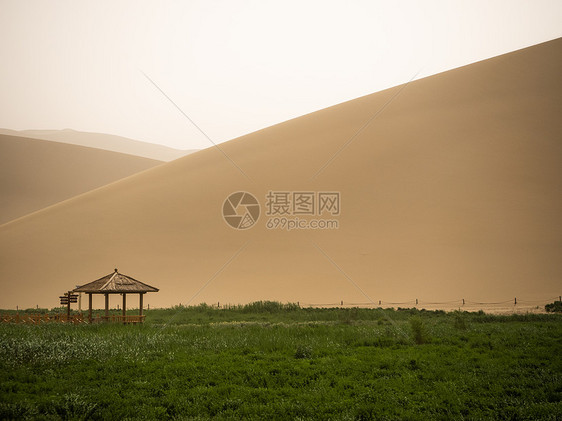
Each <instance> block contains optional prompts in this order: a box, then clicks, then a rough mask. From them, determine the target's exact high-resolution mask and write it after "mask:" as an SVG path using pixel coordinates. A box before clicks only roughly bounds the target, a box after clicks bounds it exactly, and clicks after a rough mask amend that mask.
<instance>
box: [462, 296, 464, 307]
mask: <svg viewBox="0 0 562 421" xmlns="http://www.w3.org/2000/svg"><path fill="white" fill-rule="evenodd" d="M462 305H463V306H464V298H463V299H462Z"/></svg>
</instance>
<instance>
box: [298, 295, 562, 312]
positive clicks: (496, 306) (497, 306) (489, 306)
mask: <svg viewBox="0 0 562 421" xmlns="http://www.w3.org/2000/svg"><path fill="white" fill-rule="evenodd" d="M554 301H562V296H558V297H552V298H549V299H542V300H521V299H519V298H517V297H514V298H512V299H509V300H503V301H472V300H468V299H464V298H461V299H457V300H449V301H424V300H420V299H417V298H415V299H412V300H408V301H385V300H378V301H377V300H375V301H373V302H348V301H343V300H342V301H340V302H334V303H301V302H299V303H298V305H299V306H301V307H317V308H320V307H326V308H335V307H342V308H352V307H360V308H379V307H382V308H417V309H420V310H421V309H425V310H445V311H453V310H460V311H480V310H482V311H485V312H487V313H506V314H511V313H545V312H546V310H545V305H547V304H549V303H552V302H554Z"/></svg>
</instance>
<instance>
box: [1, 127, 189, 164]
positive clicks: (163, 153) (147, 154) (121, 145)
mask: <svg viewBox="0 0 562 421" xmlns="http://www.w3.org/2000/svg"><path fill="white" fill-rule="evenodd" d="M0 134H7V135H10V136H22V137H27V138H32V139H42V140H51V141H53V142H60V143H70V144H71V145H80V146H87V147H90V148H98V149H105V150H108V151H113V152H120V153H124V154H129V155H136V156H141V157H143V158H149V159H155V160H157V161H166V162H168V161H173V160H174V159H178V158H181V157H182V156H186V155H189V154H190V153H193V152H195V150H179V149H174V148H169V147H167V146H163V145H156V144H153V143H147V142H140V141H138V140H133V139H129V138H126V137H122V136H115V135H111V134H106V133H91V132H80V131H77V130H71V129H64V130H10V129H0Z"/></svg>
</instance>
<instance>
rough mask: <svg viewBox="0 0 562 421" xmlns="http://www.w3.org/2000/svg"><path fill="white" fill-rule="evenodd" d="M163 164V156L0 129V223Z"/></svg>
mask: <svg viewBox="0 0 562 421" xmlns="http://www.w3.org/2000/svg"><path fill="white" fill-rule="evenodd" d="M159 164H162V161H156V160H153V159H148V158H142V157H138V156H133V155H126V154H122V153H117V152H111V151H105V150H102V149H95V148H87V147H84V146H77V145H69V144H65V143H58V142H51V141H48V140H38V139H29V138H25V137H20V136H8V135H2V134H0V224H3V223H5V222H8V221H11V220H13V219H16V218H19V217H21V216H24V215H27V214H29V213H31V212H34V211H37V210H39V209H43V208H45V207H47V206H50V205H53V204H55V203H58V202H61V201H63V200H66V199H69V198H71V197H74V196H76V195H79V194H81V193H85V192H87V191H90V190H93V189H95V188H97V187H101V186H104V185H106V184H109V183H112V182H114V181H117V180H119V179H122V178H124V177H127V176H129V175H132V174H136V173H138V172H140V171H143V170H146V169H148V168H152V167H155V166H157V165H159Z"/></svg>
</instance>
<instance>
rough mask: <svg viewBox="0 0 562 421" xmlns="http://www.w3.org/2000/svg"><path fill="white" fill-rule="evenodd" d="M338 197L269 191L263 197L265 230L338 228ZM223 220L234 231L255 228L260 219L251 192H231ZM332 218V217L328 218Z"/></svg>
mask: <svg viewBox="0 0 562 421" xmlns="http://www.w3.org/2000/svg"><path fill="white" fill-rule="evenodd" d="M340 213H341V196H340V193H339V192H334V191H321V192H314V191H269V192H268V193H267V194H266V196H265V215H266V216H267V217H268V219H267V220H266V221H265V227H266V228H267V229H282V230H287V231H292V230H303V229H312V230H318V229H320V230H326V229H338V228H339V220H338V219H337V217H338V216H339V215H340ZM222 214H223V218H224V220H225V221H226V223H227V224H228V225H230V226H231V227H232V228H235V229H240V230H243V229H248V228H250V227H252V226H254V225H255V224H256V222H257V220H258V218H259V216H260V205H259V202H258V200H257V199H256V198H255V196H253V195H252V194H250V193H247V192H236V193H232V194H231V195H230V196H228V198H227V199H226V200H225V201H224V203H223V207H222ZM330 217H331V218H330Z"/></svg>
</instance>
